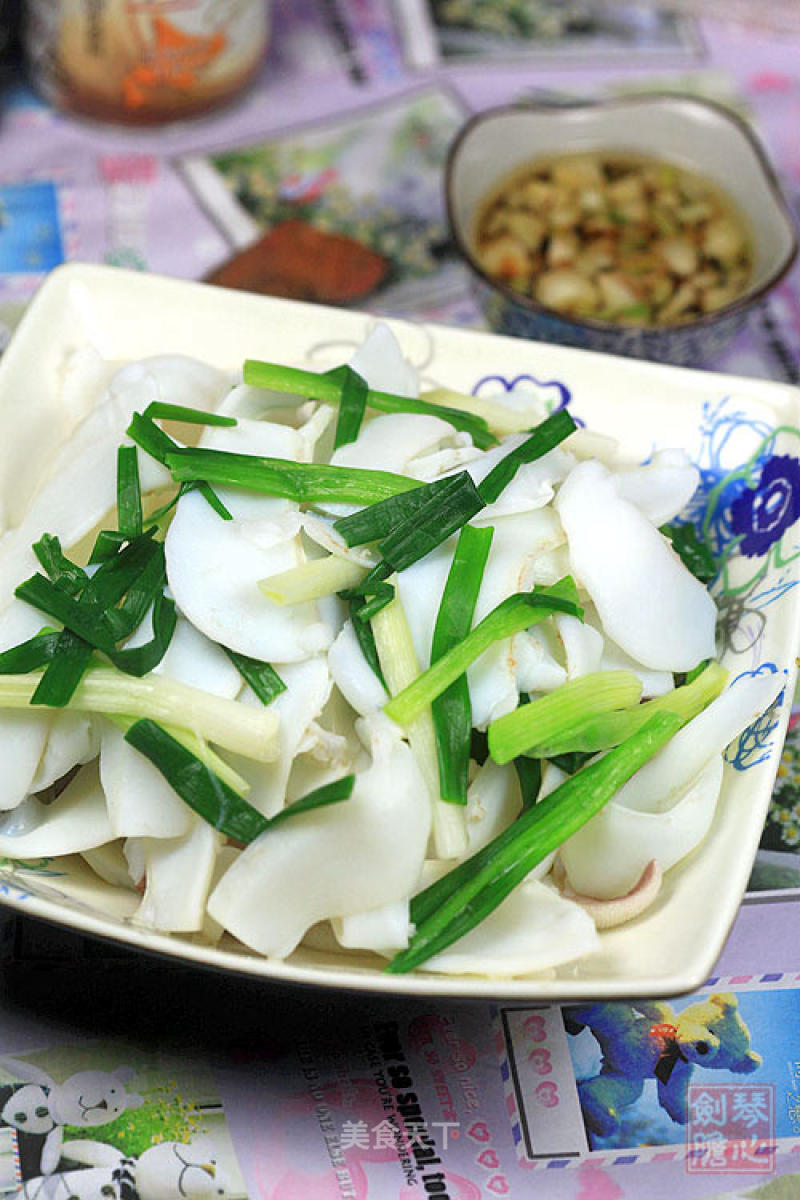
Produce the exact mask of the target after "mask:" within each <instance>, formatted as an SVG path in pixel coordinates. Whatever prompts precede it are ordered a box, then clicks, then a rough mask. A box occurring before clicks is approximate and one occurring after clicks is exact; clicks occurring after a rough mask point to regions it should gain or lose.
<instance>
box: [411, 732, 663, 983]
mask: <svg viewBox="0 0 800 1200" xmlns="http://www.w3.org/2000/svg"><path fill="white" fill-rule="evenodd" d="M682 724H683V722H682V720H681V718H680V717H679V716H677V715H676V714H675V713H671V712H666V711H665V712H659V713H656V714H655V715H654V716H653V717H651V719H650V720H649V721H648V722H647V724H646V725H645V726H643V727H642V728H641V729H639V730H638V731H637V732H636V733H635V734H633V736H632V737H630V738H628V740H627V741H625V742H623V743H622V745H620V746H617V747H616V748H615V749H613V750H610V751H609V752H608V754H606V755H604V756H603V757H602V758H599V759H595V761H594V762H592V763H589V764H588V766H585V767H584V768H583V770H581V771H579V772H578V773H577V774H576V775H571V776H570V777H569V778H568V779H566V780H565V781H564V782H563V783H562V784H560V785H559V786H558V787H557V788H556V789H555V790H554V791H552V792H551V793H550V795H549V796H546V797H545V798H544V799H543V800H541V801H540V802H539V803H538V804H534V805H533V806H532V807H530V808H527V809H525V810H524V811H523V812H522V813H521V815H520V816H519V817H518V818H517V820H516V821H515V822H513V824H511V825H510V826H508V827H507V828H506V829H505V830H503V832H502V833H500V834H498V836H497V837H495V838H494V839H493V840H492V841H491V842H489V843H488V844H487V845H486V846H484V847H483V848H482V849H481V850H479V851H478V852H477V853H476V854H473V855H472V857H471V858H468V859H467V860H466V861H465V862H463V863H461V864H459V866H457V867H456V868H455V869H454V870H453V871H451V872H450V873H449V874H447V875H445V876H444V877H443V878H442V879H440V880H438V881H437V882H436V883H434V884H432V885H431V886H430V887H428V888H426V889H425V890H424V891H422V892H420V893H419V894H418V895H417V896H415V897H414V898H413V899H412V901H411V920H412V921H413V922H414V924H415V926H416V930H415V932H414V934H413V935H412V937H411V940H410V943H409V946H408V949H406V950H403V951H401V952H400V953H399V954H397V955H395V957H394V958H393V959H392V961H391V962H390V963H389V965H388V967H387V971H389V972H390V973H392V974H402V973H404V972H406V971H411V970H413V969H414V968H415V967H418V966H420V965H421V964H422V963H424V962H426V961H427V960H428V959H429V958H431V957H433V955H435V954H438V953H440V952H441V951H442V950H445V949H447V947H448V946H450V945H452V943H453V942H455V941H457V940H458V939H459V938H461V937H463V936H464V934H466V933H468V932H469V931H470V930H471V929H474V928H475V926H476V925H478V924H479V923H480V922H481V921H483V920H484V919H485V918H486V917H487V916H488V915H489V914H490V913H491V912H493V911H494V910H495V909H496V908H497V907H498V906H499V905H500V904H501V903H502V902H503V900H505V898H506V897H507V896H508V895H509V894H510V893H511V892H512V891H513V889H514V888H515V887H516V886H517V885H518V884H519V883H521V882H522V881H523V880H524V879H525V877H526V875H528V873H529V872H530V871H531V870H533V868H534V867H535V866H537V864H538V863H540V862H541V861H542V860H543V859H544V858H545V857H546V856H547V855H548V854H550V853H551V852H552V851H553V850H555V849H557V847H558V846H560V845H562V844H563V843H564V842H565V841H566V839H567V838H568V837H571V836H572V834H574V833H576V832H577V830H578V829H580V828H581V827H582V826H583V825H585V824H586V822H587V821H588V820H590V818H591V817H593V816H594V815H595V813H598V812H599V811H600V810H601V809H602V808H603V807H604V806H605V805H606V804H607V803H608V801H609V800H610V799H611V797H612V796H613V795H614V794H615V793H616V792H617V791H618V790H619V788H620V787H621V786H622V784H623V783H625V781H626V780H627V779H629V778H630V777H631V775H633V774H634V773H635V772H636V771H638V770H639V768H640V767H641V766H643V765H644V763H646V762H647V761H648V760H649V759H651V758H652V757H653V755H654V754H656V753H657V752H658V751H659V750H660V749H661V748H662V746H664V745H665V744H666V743H667V742H668V741H669V740H670V738H672V736H673V735H674V734H675V733H676V732H677V731H678V729H680V727H681V725H682Z"/></svg>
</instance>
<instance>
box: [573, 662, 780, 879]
mask: <svg viewBox="0 0 800 1200" xmlns="http://www.w3.org/2000/svg"><path fill="white" fill-rule="evenodd" d="M782 686H783V676H782V675H780V674H769V673H766V672H765V673H764V674H761V675H751V676H745V677H742V678H740V679H738V680H737V681H736V682H735V683H734V684H733V685H732V686H731V687H729V688H727V689H726V690H725V691H724V692H723V693H722V694H721V695H720V696H718V697H717V699H716V700H713V701H712V702H711V704H709V706H708V707H707V708H706V709H704V710H703V712H701V713H699V714H698V715H697V716H696V717H694V718H693V719H692V720H691V721H689V722H688V723H687V724H686V725H685V726H684V727H683V728H682V729H680V730H678V732H677V733H676V734H675V736H674V737H673V738H672V740H671V741H670V742H668V743H667V745H666V746H665V747H664V748H663V749H662V750H660V751H659V753H658V754H656V755H655V756H654V757H653V758H652V759H651V760H650V762H648V763H646V764H645V765H644V766H643V767H642V768H640V770H639V771H637V772H636V774H635V775H633V776H632V777H631V778H630V779H629V780H628V782H627V783H625V784H623V786H622V787H621V788H620V789H619V791H618V792H617V794H616V795H615V796H614V798H613V800H611V801H610V802H609V803H608V804H607V805H606V806H605V808H604V809H602V811H601V812H599V813H597V814H596V816H594V817H592V819H591V820H590V821H589V822H587V824H586V825H584V826H583V828H582V829H580V830H578V832H577V833H575V834H573V836H572V837H571V838H569V839H568V840H567V841H566V842H565V843H564V845H563V846H562V847H561V850H560V855H559V856H560V859H561V862H562V864H563V866H564V869H565V871H566V875H567V878H568V880H569V883H570V885H571V886H572V888H573V889H574V890H575V891H576V892H579V893H581V894H582V895H585V896H593V897H596V898H598V899H602V900H607V899H613V898H616V897H618V896H624V895H626V894H627V893H628V892H629V891H630V890H631V889H632V888H633V887H635V885H636V883H637V882H638V880H639V879H640V878H641V875H642V872H643V871H644V869H645V867H646V866H647V865H648V863H650V862H652V861H655V862H656V863H657V864H658V866H659V867H660V869H661V870H662V871H667V870H669V868H670V867H672V866H674V865H675V864H676V863H677V862H679V861H680V860H681V859H682V858H683V857H684V856H685V855H687V854H688V853H689V851H690V850H693V849H694V847H695V846H697V845H699V843H700V842H701V841H702V839H703V838H704V837H705V835H706V834H707V832H708V830H709V827H710V825H711V821H712V819H713V816H714V812H715V809H716V804H717V799H718V796H719V792H720V788H721V786H722V777H723V759H722V753H723V751H724V750H725V748H726V747H727V746H728V745H729V744H730V743H731V742H732V741H733V739H734V738H735V737H737V736H738V734H740V733H741V732H742V730H743V729H746V728H747V727H748V726H749V725H750V724H751V723H752V722H753V721H754V720H756V719H757V718H758V717H759V716H760V715H761V713H762V712H764V711H765V709H767V708H768V707H769V706H770V704H771V703H772V702H773V701H774V700H775V698H776V696H777V695H778V693H779V692H780V690H781V688H782Z"/></svg>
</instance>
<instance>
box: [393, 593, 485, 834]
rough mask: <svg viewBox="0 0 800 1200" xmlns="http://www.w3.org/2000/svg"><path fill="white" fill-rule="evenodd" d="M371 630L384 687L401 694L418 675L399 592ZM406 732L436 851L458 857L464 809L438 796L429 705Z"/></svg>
mask: <svg viewBox="0 0 800 1200" xmlns="http://www.w3.org/2000/svg"><path fill="white" fill-rule="evenodd" d="M372 631H373V633H374V635H375V645H376V647H377V651H378V658H379V659H380V664H381V668H382V670H383V674H384V677H385V679H386V687H387V690H388V691H389V693H390V694H395V693H400V694H403V689H406V690H407V685H408V684H409V683H411V682H412V681H413V680H414V679H416V678H418V676H419V662H418V660H417V655H416V651H415V649H414V641H413V638H412V636H411V630H410V628H409V625H408V620H407V618H406V614H405V610H404V609H403V605H402V603H401V600H400V597H399V595H397V594H395V595H394V597H393V599H392V600H391V602H390V603H388V604H386V605H385V606H384V607H383V608H382V609H381V610H380V612H379V613H377V614H376V616H375V617H373V619H372ZM407 734H408V744H409V746H410V747H411V750H412V752H413V754H414V758H415V759H416V760H417V765H418V767H419V769H420V772H421V774H422V778H423V779H424V781H425V786H426V789H427V792H428V796H429V797H430V801H431V812H432V815H433V843H434V847H435V851H436V855H437V857H438V858H459V857H460V856H461V855H462V854H463V853H464V852H465V850H466V848H467V844H468V841H467V828H466V821H465V818H464V809H463V807H462V806H461V805H460V804H446V803H444V802H443V801H442V800H441V799H440V796H439V767H438V763H437V757H436V736H435V734H434V730H433V719H432V717H431V713H430V709H429V708H427V707H423V710H422V711H421V712H419V713H418V714H417V716H416V717H415V718H414V720H413V721H410V722H409V724H408V726H407Z"/></svg>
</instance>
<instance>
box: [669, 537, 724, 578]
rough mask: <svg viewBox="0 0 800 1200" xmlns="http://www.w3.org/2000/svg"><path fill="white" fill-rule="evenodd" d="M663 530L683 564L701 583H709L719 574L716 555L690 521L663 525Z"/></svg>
mask: <svg viewBox="0 0 800 1200" xmlns="http://www.w3.org/2000/svg"><path fill="white" fill-rule="evenodd" d="M661 532H662V533H663V534H664V536H665V537H667V538H669V540H670V542H672V548H673V550H674V551H675V553H676V554H677V555H678V557H679V558H680V560H681V562H682V563H683V565H684V566H685V567H686V568H687V569H688V570H689V571H691V573H692V574H693V575H694V576H695V578H696V579H699V580H700V582H701V583H705V584H709V583H711V582H712V580H713V579H714V577H715V575H716V574H717V566H716V563H715V562H714V555H713V554H712V553H711V550H710V549H709V547H708V546H707V545H706V543H705V542H703V541H701V540H700V538H699V537H698V536H697V530H696V529H695V527H694V525H692V524H691V523H689V522H686V523H685V524H678V523H677V522H673V523H672V524H670V525H662V526H661Z"/></svg>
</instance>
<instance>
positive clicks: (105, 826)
mask: <svg viewBox="0 0 800 1200" xmlns="http://www.w3.org/2000/svg"><path fill="white" fill-rule="evenodd" d="M113 836H114V835H113V833H112V831H111V826H110V824H109V820H108V813H107V811H106V798H105V795H104V794H103V789H102V787H101V786H100V777H99V773H98V769H97V763H96V762H92V763H89V764H88V765H87V766H85V767H81V769H80V770H79V771H78V773H77V775H75V777H74V778H73V779H71V780H70V782H69V783H68V784H67V786H66V787H65V788H64V791H63V792H62V793H61V794H60V796H58V797H57V798H56V799H55V800H54V801H53V802H52V803H51V804H42V802H41V801H40V800H37V798H36V797H35V796H29V797H28V798H27V799H26V800H24V801H23V803H22V804H20V805H19V806H18V808H16V809H15V811H14V812H12V813H8V814H7V816H6V817H5V819H4V820H3V821H2V823H0V855H2V856H4V857H7V858H22V859H30V858H56V857H57V856H58V855H62V854H78V853H80V852H81V851H83V850H91V849H93V848H94V847H95V846H102V845H103V844H104V843H105V842H110V841H111V840H112V838H113Z"/></svg>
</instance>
